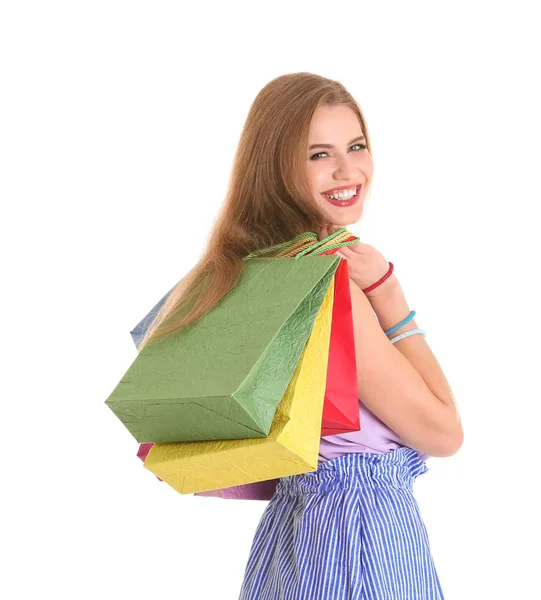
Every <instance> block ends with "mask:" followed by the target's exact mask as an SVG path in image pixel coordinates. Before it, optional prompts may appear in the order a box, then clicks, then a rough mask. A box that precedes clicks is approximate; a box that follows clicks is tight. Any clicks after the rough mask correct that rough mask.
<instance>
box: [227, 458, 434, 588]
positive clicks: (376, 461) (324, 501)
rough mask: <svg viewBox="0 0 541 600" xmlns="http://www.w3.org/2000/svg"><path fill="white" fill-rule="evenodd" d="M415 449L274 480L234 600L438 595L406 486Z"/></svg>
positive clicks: (416, 468)
mask: <svg viewBox="0 0 541 600" xmlns="http://www.w3.org/2000/svg"><path fill="white" fill-rule="evenodd" d="M426 471H428V467H427V466H426V464H425V462H424V461H423V460H421V459H420V458H419V456H418V455H417V452H415V450H412V449H411V448H407V447H399V448H397V449H396V450H393V451H391V452H389V453H387V454H368V453H357V454H345V455H343V456H339V457H338V458H335V459H333V460H329V461H326V462H322V463H320V464H319V466H318V469H317V471H313V472H311V473H304V474H302V475H294V476H292V477H283V478H282V479H281V480H280V482H279V484H278V487H277V488H276V492H275V493H274V495H273V497H272V499H271V500H270V502H269V503H268V505H267V506H266V508H265V511H264V513H263V516H262V517H261V520H260V522H259V525H258V527H257V531H256V534H255V537H254V540H253V543H252V547H251V550H250V555H249V557H248V563H247V566H246V571H245V574H244V581H243V583H242V589H241V592H240V597H239V600H331V599H332V600H346V599H347V600H432V599H441V598H443V593H442V590H441V587H440V582H439V579H438V575H437V573H436V569H435V567H434V562H433V559H432V555H431V552H430V544H429V540H428V536H427V532H426V528H425V525H424V523H423V520H422V518H421V514H420V512H419V507H418V505H417V501H416V500H415V498H414V497H413V493H412V487H413V481H414V480H415V478H416V477H417V476H418V475H421V474H422V473H425V472H426Z"/></svg>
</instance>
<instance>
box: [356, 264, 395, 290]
mask: <svg viewBox="0 0 541 600" xmlns="http://www.w3.org/2000/svg"><path fill="white" fill-rule="evenodd" d="M393 269H394V265H393V263H392V262H389V270H388V271H387V273H385V275H384V276H383V277H382V278H381V279H379V280H378V281H376V283H373V284H372V285H370V286H368V287H367V288H364V290H362V291H363V292H364V293H365V294H367V293H368V292H371V291H372V290H374V289H376V288H377V287H378V285H381V284H382V283H383V282H384V281H387V279H389V277H390V276H391V275H392V274H393Z"/></svg>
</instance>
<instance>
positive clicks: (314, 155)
mask: <svg viewBox="0 0 541 600" xmlns="http://www.w3.org/2000/svg"><path fill="white" fill-rule="evenodd" d="M351 148H359V149H361V150H365V149H366V146H365V145H364V144H353V146H350V150H351ZM355 152H359V150H355ZM321 154H327V153H326V152H318V153H317V154H313V155H312V156H311V157H310V160H317V159H318V158H319V157H320V155H321Z"/></svg>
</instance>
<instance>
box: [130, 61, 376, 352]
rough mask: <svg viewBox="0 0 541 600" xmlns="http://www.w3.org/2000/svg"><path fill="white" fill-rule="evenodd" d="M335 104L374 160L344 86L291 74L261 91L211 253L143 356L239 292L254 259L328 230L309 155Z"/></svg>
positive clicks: (154, 329) (166, 307)
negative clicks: (317, 117)
mask: <svg viewBox="0 0 541 600" xmlns="http://www.w3.org/2000/svg"><path fill="white" fill-rule="evenodd" d="M336 104H345V105H347V106H349V107H350V108H351V109H352V110H353V111H354V112H355V114H356V115H357V117H358V119H359V122H360V125H361V129H362V132H363V134H364V136H365V137H366V146H367V150H368V152H370V153H372V150H371V146H370V139H369V134H368V130H367V127H366V122H365V119H364V116H363V113H362V111H361V108H360V106H359V104H358V103H357V102H356V100H355V99H354V98H353V97H352V96H351V95H350V94H349V92H348V91H347V90H346V88H345V87H344V86H343V85H342V84H341V83H339V82H338V81H334V80H332V79H327V78H325V77H322V76H320V75H316V74H313V73H306V72H301V73H289V74H286V75H282V76H280V77H277V78H276V79H273V80H272V81H270V82H269V83H268V84H267V85H266V86H265V87H264V88H263V89H262V90H261V91H260V92H259V94H258V95H257V96H256V98H255V100H254V102H253V103H252V106H251V107H250V110H249V112H248V116H247V118H246V122H245V124H244V127H243V130H242V133H241V136H240V141H239V145H238V148H237V152H236V154H235V159H234V163H233V169H232V172H231V176H230V179H229V185H228V190H227V194H226V197H225V200H224V202H223V205H222V207H221V209H220V211H219V213H218V216H217V218H216V220H215V222H214V225H213V227H212V230H211V231H210V233H209V236H208V240H207V245H206V248H205V250H204V251H203V253H202V256H201V258H200V260H199V262H198V263H197V264H196V265H195V266H194V267H193V268H192V269H191V270H190V271H189V272H188V274H187V275H186V276H185V277H184V278H183V279H182V280H181V281H180V282H179V283H178V284H177V285H176V286H175V288H173V290H172V291H171V293H170V294H169V296H168V298H167V300H166V301H165V303H164V304H163V306H162V307H161V309H160V310H159V312H158V313H157V315H156V317H155V318H154V320H153V322H152V323H151V325H150V327H149V328H148V330H147V332H146V334H145V336H144V338H143V339H142V341H141V343H140V346H139V350H141V349H142V347H143V346H144V345H145V344H146V343H148V342H149V341H152V340H157V339H158V338H161V337H163V336H164V335H167V334H169V333H171V332H173V331H177V330H178V329H181V328H182V327H186V326H188V325H190V324H191V323H193V322H195V321H196V320H198V319H200V318H201V317H202V316H203V315H204V314H205V313H207V312H209V311H210V310H211V309H212V308H213V307H214V306H215V305H216V304H217V303H218V302H219V301H220V300H221V299H222V298H223V297H224V296H226V295H227V294H228V293H229V291H230V290H231V289H233V288H234V287H235V285H236V284H237V282H238V280H239V279H240V276H241V274H242V268H243V264H244V258H245V257H246V256H247V255H248V254H250V253H252V252H254V251H255V250H260V249H262V248H267V247H269V246H274V245H276V244H280V243H282V242H286V241H288V240H291V239H292V238H294V237H295V236H297V235H299V234H301V233H304V232H306V231H314V232H317V231H319V230H320V229H321V227H323V226H324V225H326V224H327V221H328V219H327V217H326V216H325V215H324V213H323V211H322V210H321V209H320V208H319V207H318V205H317V204H316V202H315V201H314V200H313V196H312V191H311V187H310V184H309V181H308V178H307V169H306V149H307V147H308V134H309V129H310V123H311V120H312V116H313V114H314V112H315V111H316V109H317V108H318V107H320V106H333V105H336ZM271 255H272V254H266V255H265V256H271Z"/></svg>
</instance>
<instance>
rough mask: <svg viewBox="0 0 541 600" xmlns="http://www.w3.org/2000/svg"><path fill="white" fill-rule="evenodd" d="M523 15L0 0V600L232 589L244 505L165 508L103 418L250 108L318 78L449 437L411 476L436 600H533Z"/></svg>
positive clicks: (512, 8)
mask: <svg viewBox="0 0 541 600" xmlns="http://www.w3.org/2000/svg"><path fill="white" fill-rule="evenodd" d="M535 5H536V3H535V2H533V1H532V2H498V3H489V2H479V1H478V2H475V1H473V2H472V1H469V2H452V3H450V2H445V3H444V2H408V3H401V2H400V3H399V2H396V3H387V2H385V3H383V2H375V1H374V2H360V1H359V0H357V1H352V2H346V1H337V2H330V1H327V2H315V1H311V2H300V1H297V2H293V1H292V0H290V1H289V2H277V1H274V2H272V3H248V2H246V3H241V2H238V1H237V2H235V1H229V2H226V3H222V4H218V3H215V4H213V3H197V4H193V5H189V4H187V3H183V2H138V1H133V0H132V1H130V2H120V1H114V0H108V1H107V2H103V1H94V2H83V1H79V2H58V1H50V2H34V3H31V2H24V1H20V0H19V1H17V2H16V1H15V0H12V1H9V0H8V1H6V2H3V3H2V4H1V8H0V61H1V63H0V65H1V66H0V69H1V71H0V85H1V88H2V89H1V94H0V103H1V104H2V107H1V110H0V152H1V156H0V185H1V189H0V193H1V200H2V236H1V237H2V239H1V244H2V259H3V260H2V281H3V283H4V286H3V292H2V313H3V341H4V343H3V347H2V355H3V358H2V362H1V364H2V369H1V371H2V376H1V379H2V384H3V388H4V391H3V392H2V398H1V400H2V407H3V410H2V421H1V422H2V433H3V446H2V447H3V460H2V471H1V473H2V475H1V477H2V479H1V481H2V488H3V491H2V493H1V501H2V504H3V508H2V512H1V519H2V523H1V531H2V533H1V544H2V546H3V554H4V558H3V559H2V563H3V564H2V567H3V569H2V570H3V571H4V574H3V575H2V578H1V580H0V586H1V588H6V589H5V590H3V589H0V592H1V595H2V597H3V598H6V599H9V600H11V599H19V598H49V597H50V598H56V599H58V600H60V599H73V598H77V599H86V598H89V599H90V598H92V599H94V598H100V599H102V600H109V599H121V598H129V599H130V600H139V599H141V600H142V599H148V598H177V599H185V598H186V599H192V598H193V599H199V598H201V599H207V598H208V599H214V598H223V599H226V600H228V599H231V600H234V599H235V598H237V594H238V590H239V588H240V584H241V580H242V576H243V570H244V566H245V562H246V560H247V557H248V553H249V548H250V543H251V540H252V537H253V534H254V532H255V529H256V526H257V523H258V521H259V519H260V516H261V514H262V512H263V510H264V506H265V503H264V502H250V501H232V500H222V499H215V498H200V497H193V496H181V495H180V494H178V493H177V492H175V491H174V490H172V488H170V487H169V486H168V485H167V484H165V483H160V482H159V481H158V480H157V479H156V478H155V477H154V475H153V474H152V473H150V472H149V471H147V470H146V469H144V468H143V466H142V463H141V461H140V460H139V459H138V458H137V457H136V451H137V447H138V444H137V442H136V441H135V440H134V439H133V438H132V437H131V435H130V434H129V433H128V431H127V430H126V429H125V428H124V426H123V425H122V423H121V422H120V421H119V420H118V419H117V418H116V417H115V415H114V414H113V413H112V412H111V411H110V410H109V408H108V407H107V406H106V405H105V404H104V400H105V399H106V398H107V396H108V395H109V394H110V393H111V391H112V390H113V388H114V387H115V386H116V384H117V383H118V381H119V380H120V378H121V377H122V375H123V374H124V373H125V371H126V370H127V369H128V367H129V366H130V364H131V362H132V361H133V360H134V358H135V356H136V351H135V347H134V346H133V344H132V341H131V338H130V335H129V331H130V330H131V329H132V328H133V327H134V326H135V325H136V324H137V323H138V321H139V320H140V319H141V318H142V317H143V316H144V315H145V314H146V313H147V312H148V311H149V310H150V308H151V307H152V306H153V305H154V304H155V303H156V302H157V301H158V300H159V299H160V298H161V297H162V296H163V294H165V292H167V291H168V290H169V289H170V288H171V287H172V286H173V285H174V284H175V283H176V282H177V281H178V280H179V279H180V278H181V277H182V276H183V275H184V274H185V273H186V272H187V271H188V270H189V269H190V268H191V266H193V264H195V262H196V260H197V258H198V257H199V254H200V252H201V250H202V248H203V243H204V240H205V237H206V235H207V233H208V230H209V228H210V225H211V223H212V220H213V218H214V216H215V214H216V211H217V210H218V208H219V206H220V204H221V202H222V200H223V198H224V195H225V191H226V185H227V180H228V177H229V173H230V169H231V165H232V160H233V154H234V152H235V148H236V144H237V142H238V137H239V135H240V131H241V128H242V126H243V123H244V119H245V117H246V114H247V112H248V109H249V107H250V104H251V102H252V101H253V99H254V98H255V96H256V94H257V93H258V92H259V90H260V89H261V88H262V87H263V86H264V85H265V84H266V83H267V82H268V81H270V80H271V79H273V78H274V77H277V76H278V75H281V74H284V73H289V72H295V71H310V72H314V73H318V74H320V75H324V76H326V77H330V78H334V79H338V80H340V81H341V82H342V83H343V84H344V85H345V86H346V87H347V88H348V89H349V90H350V91H351V92H352V94H353V95H354V96H355V97H356V98H357V99H358V100H359V102H360V105H361V107H362V109H363V111H364V112H365V115H366V118H367V121H368V125H369V131H370V133H371V136H372V141H373V154H374V162H375V177H374V183H373V191H372V196H371V198H370V201H369V203H368V206H367V207H366V211H365V214H364V216H363V218H362V221H361V222H360V223H359V224H357V225H354V226H352V227H350V230H351V231H353V232H354V233H356V234H357V235H360V237H361V239H362V240H363V241H365V242H366V243H369V244H372V245H374V246H375V247H376V248H378V249H379V250H380V251H381V252H382V253H383V254H384V255H385V256H386V257H387V258H388V259H389V260H392V261H393V262H394V264H395V269H396V271H395V272H396V274H397V276H398V279H399V280H400V282H401V283H402V286H403V288H404V291H405V293H406V297H407V299H408V302H409V304H410V307H411V308H412V309H415V310H416V311H417V316H416V321H417V322H418V324H419V326H420V327H423V328H424V329H425V330H426V331H427V338H426V339H427V342H428V343H429V345H430V347H431V348H432V350H433V351H434V353H435V354H436V356H437V358H438V360H439V362H440V364H441V365H442V368H443V369H444V372H445V373H446V375H447V377H448V379H449V381H450V383H451V386H452V388H453V390H454V393H455V395H456V398H457V401H458V403H459V408H460V412H461V415H462V419H463V424H464V431H465V442H464V444H463V446H462V448H461V450H460V451H459V453H458V454H456V455H455V456H453V457H450V458H443V459H442V458H431V459H429V461H428V466H429V469H430V470H429V472H428V473H427V474H426V475H423V476H422V477H420V478H419V479H418V480H417V482H416V484H415V490H416V496H417V499H418V501H419V504H420V507H421V511H422V513H423V516H424V519H425V523H426V526H427V528H428V532H429V536H430V540H431V545H432V551H433V555H434V560H435V563H436V567H437V569H438V572H439V575H440V579H441V583H442V586H443V589H444V592H445V597H446V599H447V600H470V599H472V600H473V599H479V598H483V599H484V598H491V599H495V598H506V599H507V598H533V597H539V596H538V594H540V592H539V585H538V568H539V550H538V546H537V540H538V539H539V535H540V528H539V516H538V510H537V509H536V510H534V507H536V506H538V505H539V497H538V494H537V492H535V493H534V489H535V487H536V486H537V484H538V481H537V480H538V478H539V472H540V469H539V453H538V444H537V439H538V432H539V418H540V411H539V402H540V400H541V397H540V396H541V394H540V387H539V385H538V373H539V371H540V366H539V363H540V360H539V359H540V358H541V357H540V353H539V349H538V343H537V342H536V336H537V332H538V322H539V306H540V297H539V293H538V292H537V291H536V290H535V287H536V286H537V284H538V279H539V258H540V254H541V253H540V246H539V235H538V232H539V226H538V221H537V220H536V219H535V218H534V214H539V213H538V212H537V209H538V207H539V203H540V200H541V197H540V192H539V189H540V186H539V166H538V165H539V162H540V158H541V155H540V150H539V144H540V134H541V127H540V124H541V123H540V121H541V117H540V114H541V112H540V110H539V106H540V105H541V97H540V94H539V90H538V87H537V85H538V83H539V61H538V59H537V60H536V58H535V56H536V55H537V56H539V53H540V52H541V47H540V42H539V39H540V38H539V28H538V21H537V20H536V19H535V18H534V12H533V8H534V7H535Z"/></svg>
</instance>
